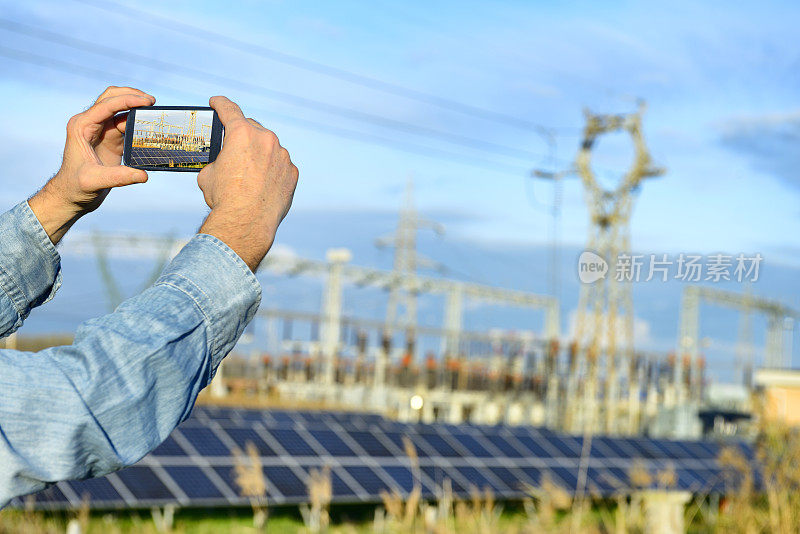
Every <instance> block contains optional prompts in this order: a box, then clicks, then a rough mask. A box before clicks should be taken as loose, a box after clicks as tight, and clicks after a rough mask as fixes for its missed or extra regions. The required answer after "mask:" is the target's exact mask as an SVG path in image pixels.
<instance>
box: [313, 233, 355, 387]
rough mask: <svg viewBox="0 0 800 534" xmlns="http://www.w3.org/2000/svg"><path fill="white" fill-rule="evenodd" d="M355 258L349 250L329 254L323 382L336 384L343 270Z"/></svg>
mask: <svg viewBox="0 0 800 534" xmlns="http://www.w3.org/2000/svg"><path fill="white" fill-rule="evenodd" d="M352 258H353V256H352V254H351V253H350V251H349V250H347V249H330V250H328V252H327V255H326V259H327V260H328V277H327V280H326V282H325V294H324V296H323V301H322V321H323V323H322V331H321V332H320V346H321V349H322V358H323V373H322V382H323V383H325V384H333V383H334V382H335V375H336V365H337V359H338V356H339V345H340V343H341V331H342V268H343V267H344V265H345V264H346V263H347V262H349V261H350V260H351V259H352Z"/></svg>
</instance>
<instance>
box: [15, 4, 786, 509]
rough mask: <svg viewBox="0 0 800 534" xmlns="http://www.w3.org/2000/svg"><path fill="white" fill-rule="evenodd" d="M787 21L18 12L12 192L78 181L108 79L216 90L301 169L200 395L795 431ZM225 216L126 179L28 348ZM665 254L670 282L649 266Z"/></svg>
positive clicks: (259, 8)
mask: <svg viewBox="0 0 800 534" xmlns="http://www.w3.org/2000/svg"><path fill="white" fill-rule="evenodd" d="M798 9H800V8H798V7H797V6H796V5H794V4H793V3H791V2H769V3H766V4H764V3H760V4H758V5H756V4H752V3H744V2H742V3H730V2H701V3H698V2H672V3H668V4H664V3H652V2H604V3H597V2H574V3H570V4H559V5H553V4H548V3H543V2H521V1H520V2H514V1H507V2H457V3H456V2H441V3H436V4H433V5H431V4H424V5H423V4H422V3H415V2H404V3H399V2H389V1H382V0H380V1H375V2H370V3H368V4H365V3H362V2H348V1H340V2H335V3H330V2H284V1H277V0H276V1H267V2H241V3H223V4H220V3H219V2H204V1H194V2H184V1H174V2H169V3H150V4H141V3H132V2H126V1H119V2H118V1H116V0H115V1H111V2H109V1H99V0H97V1H96V0H69V1H65V2H48V1H44V2H28V3H4V4H3V9H2V15H0V36H2V41H0V96H2V98H3V101H4V102H5V105H4V106H3V112H2V113H0V161H2V162H3V172H2V173H0V205H2V207H3V209H8V208H11V207H12V206H13V205H15V204H16V203H18V202H20V201H21V200H22V199H24V198H26V197H28V196H30V195H31V194H32V193H33V192H35V191H36V190H37V188H39V187H40V186H41V185H43V183H44V182H45V181H46V180H47V179H48V178H49V177H50V176H51V175H52V174H53V173H54V172H55V171H56V170H57V169H58V167H59V164H60V156H61V150H62V149H63V142H64V129H65V125H66V122H67V120H68V119H69V117H70V116H72V115H74V114H76V113H78V112H80V111H82V110H83V109H85V108H86V107H87V106H89V105H90V104H91V103H92V102H93V100H94V99H95V98H96V97H97V95H99V94H100V93H101V92H102V91H103V89H104V88H105V87H106V86H108V85H131V86H134V87H137V88H140V89H142V90H145V91H148V92H150V93H151V94H153V95H155V96H156V97H157V104H159V105H197V106H203V105H207V100H208V98H209V97H210V96H212V95H216V94H223V95H226V96H228V97H230V98H231V99H233V100H234V101H236V102H237V103H238V104H239V105H240V106H241V107H242V109H243V110H244V113H245V114H246V115H247V116H251V117H254V118H256V119H257V120H259V121H260V122H261V123H262V124H264V125H265V126H266V127H268V128H270V129H272V130H273V131H275V132H276V133H277V135H278V136H279V138H280V141H281V144H282V145H283V146H285V147H286V148H287V149H288V150H289V152H290V153H291V155H292V160H293V161H294V162H295V163H296V165H297V166H298V168H299V169H300V183H299V186H298V189H297V193H296V195H295V199H294V204H293V208H292V211H291V213H290V215H289V216H288V217H287V219H286V220H285V221H284V223H283V225H282V226H281V228H280V231H279V233H278V238H277V240H276V243H275V245H274V247H273V250H272V252H271V253H270V256H269V257H268V259H267V260H266V261H265V263H264V264H262V268H261V270H260V272H259V275H258V276H259V279H260V281H261V282H262V285H263V287H264V297H263V300H262V309H261V311H260V314H259V316H258V317H257V319H256V320H255V321H254V323H253V325H252V326H251V327H250V328H249V329H248V331H247V332H246V335H245V336H244V337H243V339H242V341H241V342H240V343H239V345H238V346H237V348H236V349H235V350H234V353H233V354H232V355H231V356H230V357H229V358H228V361H227V362H226V364H225V365H224V366H223V371H222V372H221V373H220V377H219V379H218V380H217V381H216V382H215V385H214V387H212V388H211V389H212V391H211V392H208V393H206V394H205V395H204V398H203V402H207V403H211V404H224V405H227V406H237V407H241V406H249V407H251V408H264V407H273V408H276V409H277V408H280V409H287V408H296V407H298V406H300V407H303V408H304V409H312V410H318V409H323V410H345V411H351V410H356V409H363V407H364V406H370V407H371V409H372V411H375V412H377V413H378V414H380V415H381V416H383V417H386V418H388V419H392V420H399V421H401V422H403V423H409V424H411V423H417V422H423V423H425V424H434V425H435V424H436V423H441V424H454V425H455V424H465V423H473V424H477V425H496V424H502V425H523V426H526V427H527V426H530V425H533V427H534V428H539V427H542V428H549V429H553V430H557V431H559V432H565V433H568V434H575V435H579V434H584V435H585V434H587V433H589V434H591V433H597V432H599V433H602V434H608V435H613V436H625V435H647V436H649V437H651V438H653V439H656V438H659V439H660V438H665V439H666V438H674V439H695V440H697V439H706V440H719V439H724V440H730V439H735V440H739V439H748V437H752V436H753V435H754V432H755V431H754V430H753V417H752V416H753V410H754V399H755V398H763V399H766V405H767V406H768V409H769V410H771V413H772V414H773V415H777V416H779V417H782V418H787V419H789V420H790V422H791V421H793V419H794V417H796V415H794V414H795V412H796V411H795V410H794V409H793V407H794V406H795V404H794V403H797V402H800V394H798V390H797V388H798V387H800V386H799V384H800V374H796V373H795V372H794V371H792V370H791V369H792V367H793V362H794V359H795V357H796V352H797V351H796V349H795V348H794V346H793V345H794V344H793V343H792V340H793V338H794V330H795V327H794V318H795V317H796V310H798V309H800V301H799V299H798V295H799V294H800V293H799V292H798V286H799V285H800V282H798V280H800V276H798V275H800V260H799V259H798V257H799V256H798V252H800V247H799V246H798V242H797V238H796V236H797V235H800V217H798V211H797V200H798V191H799V190H798V185H800V182H799V181H798V177H797V175H796V168H797V164H798V161H797V160H798V151H797V150H796V148H795V144H796V142H797V140H798V136H799V135H800V128H799V127H798V124H800V123H799V122H798V117H799V115H798V104H797V94H798V86H799V85H800V77H799V76H800V75H799V74H798V68H797V67H798V58H800V50H798V47H797V45H796V41H797V40H796V39H795V38H794V37H795V34H796V26H797V17H798ZM615 206H616V207H619V209H618V210H617V209H614V207H615ZM206 211H207V208H206V206H205V204H204V202H203V197H202V194H201V193H200V191H199V189H198V188H197V185H196V180H195V176H194V175H192V174H189V173H163V172H162V173H159V172H151V173H150V180H149V182H148V183H146V184H142V185H136V186H132V187H128V188H125V189H120V190H116V191H114V192H113V193H112V194H111V195H110V196H109V198H108V200H106V202H105V203H104V205H103V207H102V209H100V210H99V211H98V212H96V213H94V214H92V215H91V216H90V217H86V218H84V219H83V220H81V221H80V222H79V223H78V224H76V225H75V227H74V228H73V230H72V232H71V233H70V235H69V236H68V237H67V238H66V239H65V241H64V243H63V245H62V246H61V253H62V265H63V271H64V285H63V287H62V288H61V290H60V292H59V295H58V297H57V298H56V299H55V300H53V301H52V302H50V303H48V304H46V305H45V306H43V307H42V308H41V309H39V310H37V311H36V312H35V313H34V314H33V315H32V316H31V317H30V318H29V319H28V321H27V322H26V324H25V326H24V327H23V328H22V329H21V330H20V331H19V334H18V337H17V338H16V340H14V341H13V342H14V343H16V344H17V346H19V347H21V348H32V349H33V348H38V347H41V346H45V345H47V344H52V343H56V342H57V343H63V342H68V341H69V336H70V335H71V333H72V332H74V330H75V329H76V327H77V326H78V325H79V324H80V323H81V322H82V321H84V320H86V319H89V318H91V317H94V316H97V315H99V314H102V313H106V312H108V311H110V310H113V309H114V307H115V306H116V305H117V304H118V303H119V302H120V301H121V300H122V299H123V298H126V297H129V296H133V295H134V294H136V293H137V292H138V291H139V290H141V289H142V288H143V287H145V286H146V285H147V284H148V283H150V282H152V280H153V279H154V276H156V275H157V273H158V272H159V270H160V268H161V267H163V265H164V262H165V261H167V260H168V259H169V257H171V255H172V254H174V253H175V251H176V250H178V248H179V246H180V244H181V243H182V242H185V240H187V239H189V238H190V237H191V235H192V233H193V232H195V231H196V229H197V228H198V227H199V225H200V223H201V222H202V220H203V217H204V216H205V214H206ZM609 214H611V215H610V216H608V217H605V216H604V215H609ZM587 249H588V250H594V251H599V252H601V255H604V256H606V257H607V258H608V257H610V256H608V254H611V253H617V252H623V253H633V254H640V255H642V257H643V259H644V265H643V267H642V276H641V278H640V279H639V280H638V281H633V282H632V283H625V282H624V281H623V282H620V281H616V280H615V262H614V260H613V259H610V260H609V263H610V271H609V273H608V276H606V278H605V279H601V280H600V281H598V282H595V283H594V284H582V283H581V282H580V280H579V278H578V257H579V255H580V254H581V252H583V251H584V250H587ZM681 254H683V255H698V256H702V258H703V259H704V261H706V262H707V260H708V258H709V257H710V256H712V255H716V254H722V255H726V256H730V257H731V258H733V265H732V266H731V267H730V274H731V276H730V279H729V280H724V279H723V280H720V281H716V282H715V281H714V280H707V279H706V274H705V271H704V273H703V276H702V277H701V278H700V280H699V281H695V282H690V281H685V280H680V279H677V278H676V275H677V273H678V270H677V269H678V266H677V261H676V260H677V258H678V257H679V256H680V255H681ZM739 254H743V255H744V256H747V257H755V256H756V255H760V257H761V258H762V261H761V262H760V264H759V271H758V276H757V279H753V277H752V276H751V277H749V278H750V281H746V280H743V281H738V280H736V277H735V276H733V274H734V271H733V269H734V268H735V266H736V261H735V258H736V256H738V255H739ZM651 255H655V256H657V257H658V258H661V257H662V256H663V255H667V257H668V258H669V260H670V261H671V262H673V263H671V265H670V271H669V276H668V281H666V282H664V281H661V279H660V276H659V275H656V276H655V279H652V280H649V281H645V278H646V274H647V271H648V266H649V262H648V260H649V259H650V258H651ZM762 394H763V397H758V395H762ZM754 395H756V397H754ZM288 413H291V412H288ZM297 417H301V416H297ZM301 419H302V417H301ZM388 419H387V420H388ZM298 424H300V423H298ZM322 445H323V446H324V443H323V444H322ZM565 485H567V486H568V485H569V484H568V483H567V484H565ZM334 493H335V492H334ZM367 493H369V491H367ZM287 502H288V501H287Z"/></svg>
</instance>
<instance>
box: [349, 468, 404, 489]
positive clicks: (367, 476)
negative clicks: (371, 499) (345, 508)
mask: <svg viewBox="0 0 800 534" xmlns="http://www.w3.org/2000/svg"><path fill="white" fill-rule="evenodd" d="M343 469H344V470H345V471H346V472H347V474H349V475H350V476H351V477H352V478H353V479H354V480H355V481H356V482H358V483H359V485H360V486H361V487H362V488H364V490H365V491H366V492H367V493H369V494H370V495H380V492H381V490H384V491H391V489H392V488H391V486H389V484H387V483H386V481H384V480H383V479H382V478H381V477H380V476H378V474H377V472H376V471H375V470H374V469H373V468H371V467H367V466H365V465H351V466H345V467H343Z"/></svg>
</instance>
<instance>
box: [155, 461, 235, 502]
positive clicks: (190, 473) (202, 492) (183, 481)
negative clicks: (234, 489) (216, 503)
mask: <svg viewBox="0 0 800 534" xmlns="http://www.w3.org/2000/svg"><path fill="white" fill-rule="evenodd" d="M164 470H165V471H166V472H167V474H169V476H170V478H172V480H174V481H175V483H176V484H178V486H180V488H181V490H183V492H184V493H185V494H186V496H187V497H189V498H190V499H223V498H224V497H225V496H224V495H223V494H222V492H221V491H220V490H219V489H218V488H217V487H216V486H215V485H214V483H213V482H211V479H209V478H208V475H206V474H205V473H204V472H203V470H202V469H200V468H199V467H196V466H193V465H170V466H166V467H164Z"/></svg>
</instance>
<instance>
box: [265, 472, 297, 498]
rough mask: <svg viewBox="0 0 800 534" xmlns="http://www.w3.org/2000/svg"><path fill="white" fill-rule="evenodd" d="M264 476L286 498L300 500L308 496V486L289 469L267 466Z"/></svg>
mask: <svg viewBox="0 0 800 534" xmlns="http://www.w3.org/2000/svg"><path fill="white" fill-rule="evenodd" d="M264 476H265V477H266V478H267V480H268V481H269V483H270V485H272V486H274V487H275V488H277V490H278V491H280V492H281V494H282V495H283V496H284V497H289V498H298V497H305V496H307V495H308V490H307V489H306V484H305V483H304V482H303V481H302V480H300V477H298V476H297V475H296V474H295V472H294V471H292V469H290V468H289V467H285V466H281V465H275V466H267V467H265V468H264Z"/></svg>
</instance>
